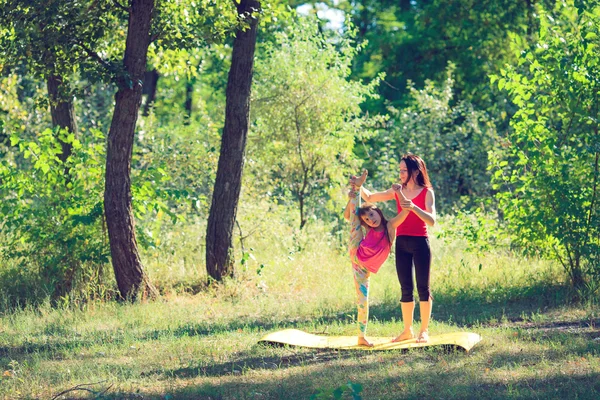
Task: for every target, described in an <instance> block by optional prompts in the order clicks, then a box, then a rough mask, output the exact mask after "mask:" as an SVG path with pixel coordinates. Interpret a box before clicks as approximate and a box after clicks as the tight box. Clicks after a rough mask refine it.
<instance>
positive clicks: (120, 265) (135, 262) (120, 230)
mask: <svg viewBox="0 0 600 400" xmlns="http://www.w3.org/2000/svg"><path fill="white" fill-rule="evenodd" d="M153 11H154V0H132V2H131V6H130V8H129V27H128V30H127V39H126V47H125V54H124V57H123V67H124V69H125V75H123V77H122V78H121V81H120V82H119V84H120V87H119V90H118V91H117V94H116V95H115V111H114V114H113V119H112V123H111V125H110V130H109V132H108V143H107V151H106V175H105V179H106V183H105V185H106V186H105V191H104V212H105V217H106V225H107V228H108V236H109V242H110V253H111V257H112V265H113V269H114V271H115V277H116V280H117V285H118V287H119V292H120V294H121V296H122V297H123V298H132V299H134V298H136V296H137V295H138V294H139V292H140V291H142V292H144V293H146V294H149V295H151V296H154V295H156V294H157V291H156V289H155V288H154V286H152V284H151V283H150V281H149V279H148V277H147V275H146V273H145V272H144V268H143V265H142V261H141V259H140V255H139V252H138V248H137V242H136V239H135V228H134V226H135V221H134V217H133V213H132V208H131V179H130V172H131V171H130V170H131V154H132V150H133V139H134V135H135V125H136V122H137V118H138V111H139V109H140V106H141V103H142V79H143V77H144V72H145V71H146V58H147V54H148V46H149V45H150V39H151V38H150V29H151V26H152V13H153Z"/></svg>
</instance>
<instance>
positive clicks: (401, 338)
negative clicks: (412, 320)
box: [392, 328, 415, 343]
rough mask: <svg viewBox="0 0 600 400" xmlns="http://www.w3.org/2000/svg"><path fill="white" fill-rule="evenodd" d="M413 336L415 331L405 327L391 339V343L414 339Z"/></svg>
mask: <svg viewBox="0 0 600 400" xmlns="http://www.w3.org/2000/svg"><path fill="white" fill-rule="evenodd" d="M414 337H415V333H414V332H413V330H412V328H410V329H408V330H406V329H405V330H404V332H402V333H401V334H400V335H399V336H397V337H396V338H394V339H392V343H396V342H403V341H405V340H409V339H414Z"/></svg>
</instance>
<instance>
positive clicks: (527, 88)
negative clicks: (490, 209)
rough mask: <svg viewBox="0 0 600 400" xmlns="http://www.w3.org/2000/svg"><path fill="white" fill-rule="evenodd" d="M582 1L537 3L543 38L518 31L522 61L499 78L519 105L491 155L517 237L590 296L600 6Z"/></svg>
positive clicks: (596, 250) (595, 228) (595, 275)
mask: <svg viewBox="0 0 600 400" xmlns="http://www.w3.org/2000/svg"><path fill="white" fill-rule="evenodd" d="M577 4H578V5H577V6H576V5H575V2H574V1H573V0H570V1H566V2H561V3H557V5H556V7H555V8H554V9H553V10H552V11H550V12H547V11H544V10H543V9H541V8H540V9H539V19H540V21H539V22H540V31H539V40H538V41H537V42H536V43H535V44H533V45H531V46H528V45H527V44H526V43H525V42H524V41H523V39H522V38H520V37H518V36H515V37H514V38H513V39H514V40H513V42H514V45H513V48H514V50H515V52H516V53H517V54H519V55H520V58H519V63H518V65H517V66H510V67H508V68H507V69H506V70H505V71H503V72H502V74H501V76H493V77H492V82H496V81H497V84H498V87H499V88H500V89H506V90H507V91H508V93H509V94H510V96H511V98H512V101H513V102H514V103H515V105H516V106H517V107H518V111H517V112H516V113H515V115H514V117H513V118H512V120H511V128H512V129H511V130H510V131H509V132H508V133H507V135H506V137H505V138H504V139H503V143H502V146H501V147H499V148H498V149H497V151H496V152H495V153H494V154H493V165H494V174H493V183H494V187H495V188H496V189H498V190H499V193H498V195H497V198H498V200H499V204H500V209H501V211H503V213H504V218H505V222H506V224H507V227H508V229H509V231H510V232H512V233H513V235H511V237H512V239H513V241H514V243H515V244H517V245H519V246H521V247H522V248H524V249H525V250H527V251H530V252H535V253H541V254H546V255H549V256H551V257H553V258H555V259H556V260H558V261H559V262H560V263H561V264H562V265H563V267H564V269H565V271H566V272H567V273H568V275H569V277H570V280H571V282H572V284H573V285H574V287H575V288H577V289H579V290H583V291H584V292H586V290H587V293H588V294H589V295H592V294H593V293H594V291H597V290H598V288H599V287H600V256H599V254H600V205H599V202H600V199H599V197H600V181H599V179H600V174H599V157H600V135H599V133H598V127H599V122H598V121H599V119H598V116H599V108H600V56H599V53H598V48H599V46H600V32H599V27H600V6H598V5H597V4H596V3H595V2H585V1H584V2H578V3H577ZM586 288H587V289H586Z"/></svg>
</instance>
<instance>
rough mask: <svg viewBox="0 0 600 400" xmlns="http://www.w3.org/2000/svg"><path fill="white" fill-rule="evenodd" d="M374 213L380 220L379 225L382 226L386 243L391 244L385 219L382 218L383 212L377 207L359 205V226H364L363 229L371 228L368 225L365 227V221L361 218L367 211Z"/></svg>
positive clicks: (371, 204) (365, 204)
mask: <svg viewBox="0 0 600 400" xmlns="http://www.w3.org/2000/svg"><path fill="white" fill-rule="evenodd" d="M371 210H373V211H375V212H376V213H377V214H379V218H381V224H382V225H383V229H385V237H386V238H387V240H388V243H389V244H391V243H392V241H391V240H390V233H389V232H388V228H387V223H388V221H387V219H385V217H384V216H383V212H382V211H381V210H380V209H379V207H377V206H376V205H375V204H373V203H364V204H363V205H361V206H360V207H358V219H359V220H360V224H361V225H362V226H364V227H365V228H371V227H370V226H369V225H367V223H366V222H365V221H363V219H362V216H363V215H366V214H367V213H368V212H369V211H371Z"/></svg>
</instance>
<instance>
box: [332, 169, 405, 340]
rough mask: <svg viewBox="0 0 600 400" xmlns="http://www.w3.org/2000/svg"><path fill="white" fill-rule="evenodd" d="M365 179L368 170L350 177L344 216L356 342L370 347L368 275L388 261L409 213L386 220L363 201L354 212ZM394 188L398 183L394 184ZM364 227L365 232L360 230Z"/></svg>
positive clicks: (375, 271)
mask: <svg viewBox="0 0 600 400" xmlns="http://www.w3.org/2000/svg"><path fill="white" fill-rule="evenodd" d="M366 179H367V170H364V171H363V174H362V175H361V176H360V177H359V178H355V177H352V178H351V181H352V190H351V191H350V193H349V194H348V197H349V200H348V205H347V206H346V209H345V210H344V217H345V218H346V219H347V220H349V221H350V243H349V246H348V247H349V249H348V250H349V255H350V260H351V262H352V270H353V272H354V285H355V288H356V304H357V306H358V344H359V345H363V346H369V347H371V346H373V344H371V343H370V342H369V341H368V340H367V339H366V338H365V335H366V333H367V321H368V319H369V278H370V276H371V273H377V271H378V270H379V268H380V267H381V265H382V264H383V263H384V262H385V260H387V258H388V255H389V254H390V249H391V247H392V243H393V242H394V238H395V237H396V235H395V231H396V228H397V227H398V225H400V223H402V221H403V220H404V219H405V218H406V217H407V215H408V214H409V211H408V210H404V211H402V212H400V213H399V214H398V215H396V216H395V217H394V218H392V219H391V220H389V221H387V220H386V219H385V217H384V216H383V213H382V212H381V210H380V209H379V208H377V207H376V206H375V205H373V204H364V205H363V206H361V207H360V208H358V211H357V205H358V198H359V192H360V188H361V186H362V184H363V183H364V182H365V180H366ZM396 189H397V190H399V189H400V186H399V185H398V187H396ZM363 228H364V229H365V231H366V235H365V232H363Z"/></svg>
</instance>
